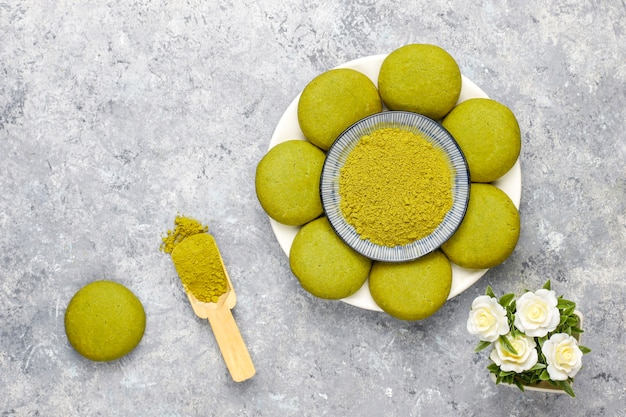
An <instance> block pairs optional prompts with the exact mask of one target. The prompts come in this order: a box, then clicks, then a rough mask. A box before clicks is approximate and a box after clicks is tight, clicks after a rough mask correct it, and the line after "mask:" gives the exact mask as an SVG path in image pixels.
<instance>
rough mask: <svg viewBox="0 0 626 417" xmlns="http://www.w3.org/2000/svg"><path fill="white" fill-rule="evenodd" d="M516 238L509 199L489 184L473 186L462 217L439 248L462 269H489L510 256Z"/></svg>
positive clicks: (514, 216)
mask: <svg viewBox="0 0 626 417" xmlns="http://www.w3.org/2000/svg"><path fill="white" fill-rule="evenodd" d="M519 235H520V218H519V212H518V211H517V209H516V208H515V205H514V204H513V202H512V201H511V199H510V198H509V196H507V195H506V194H505V193H504V191H502V190H500V189H499V188H497V187H495V186H493V185H491V184H478V183H473V184H472V185H471V188H470V198H469V204H468V206H467V212H466V213H465V217H464V218H463V221H462V222H461V225H460V226H459V228H458V229H457V231H456V232H455V233H454V235H452V237H451V238H450V239H448V240H447V241H446V242H445V243H444V244H443V245H441V249H442V250H443V252H444V253H445V254H446V256H447V257H448V258H449V259H450V260H451V261H452V262H454V263H455V264H457V265H459V266H462V267H464V268H470V269H485V268H491V267H494V266H496V265H499V264H501V263H502V262H504V261H505V260H506V258H508V257H509V256H510V255H511V253H513V250H514V249H515V246H516V245H517V241H518V239H519Z"/></svg>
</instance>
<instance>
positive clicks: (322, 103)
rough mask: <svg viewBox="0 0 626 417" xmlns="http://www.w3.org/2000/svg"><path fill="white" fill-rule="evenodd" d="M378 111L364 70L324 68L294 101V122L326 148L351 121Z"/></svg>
mask: <svg viewBox="0 0 626 417" xmlns="http://www.w3.org/2000/svg"><path fill="white" fill-rule="evenodd" d="M380 111H382V102H381V100H380V96H379V94H378V90H377V89H376V85H374V83H373V82H372V80H370V79H369V78H368V77H367V76H366V75H365V74H363V73H361V72H359V71H356V70H353V69H349V68H338V69H332V70H329V71H326V72H324V73H322V74H320V75H318V76H317V77H315V78H314V79H313V80H312V81H311V82H309V84H307V85H306V87H305V88H304V90H302V94H301V95H300V100H299V101H298V122H299V123H300V129H302V133H304V136H305V137H306V138H307V139H308V140H309V141H311V143H313V144H314V145H316V146H318V147H320V148H321V149H323V150H328V148H330V145H332V144H333V142H334V141H335V139H337V137H338V136H339V135H340V134H341V132H343V131H344V130H346V129H347V128H348V127H350V126H351V125H352V124H354V123H355V122H357V121H359V120H361V119H362V118H364V117H366V116H369V115H372V114H374V113H379V112H380Z"/></svg>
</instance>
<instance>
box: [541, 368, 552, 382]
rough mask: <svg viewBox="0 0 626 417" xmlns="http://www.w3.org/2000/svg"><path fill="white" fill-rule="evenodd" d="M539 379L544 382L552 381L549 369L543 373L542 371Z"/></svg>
mask: <svg viewBox="0 0 626 417" xmlns="http://www.w3.org/2000/svg"><path fill="white" fill-rule="evenodd" d="M539 379H541V380H542V381H549V380H550V374H549V373H548V370H547V369H544V370H543V371H541V374H539Z"/></svg>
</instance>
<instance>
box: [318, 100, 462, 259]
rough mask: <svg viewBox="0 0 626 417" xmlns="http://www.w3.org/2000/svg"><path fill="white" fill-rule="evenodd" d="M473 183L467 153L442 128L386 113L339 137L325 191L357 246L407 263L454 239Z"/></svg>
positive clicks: (337, 223) (329, 210)
mask: <svg viewBox="0 0 626 417" xmlns="http://www.w3.org/2000/svg"><path fill="white" fill-rule="evenodd" d="M469 184H470V179H469V172H468V169H467V163H466V160H465V158H464V156H463V153H462V152H461V150H460V148H459V146H458V144H457V143H456V141H455V140H454V138H452V136H451V135H450V134H449V133H448V132H447V131H446V130H445V129H444V128H443V127H441V125H440V124H439V123H437V122H435V121H434V120H432V119H429V118H427V117H425V116H422V115H419V114H417V113H412V112H406V111H386V112H382V113H378V114H375V115H372V116H369V117H366V118H364V119H362V120H361V121H359V122H357V123H355V124H354V125H352V126H351V127H350V128H348V129H347V130H346V131H344V132H343V133H342V134H341V135H340V136H339V137H338V138H337V140H336V141H335V143H334V144H333V146H332V147H331V148H330V149H329V151H328V154H327V157H326V161H325V164H324V168H323V170H322V180H321V183H320V192H321V196H322V204H323V205H324V209H325V210H326V214H327V216H328V219H329V221H330V223H331V225H332V226H333V228H334V229H335V231H336V232H337V234H338V235H339V236H340V237H341V238H342V239H343V240H344V241H345V242H346V243H347V244H348V245H349V246H351V247H352V248H353V249H354V250H356V251H357V252H359V253H361V254H363V255H365V256H367V257H368V258H370V259H374V260H380V261H388V262H403V261H408V260H412V259H417V258H419V257H421V256H423V255H425V254H427V253H430V252H432V251H433V250H434V249H437V248H438V247H439V246H441V244H442V243H443V242H445V241H446V240H447V239H448V238H449V237H450V236H451V235H452V234H454V232H455V231H456V229H457V228H458V226H459V225H460V223H461V221H462V220H463V216H464V215H465V211H466V208H467V203H468V199H469Z"/></svg>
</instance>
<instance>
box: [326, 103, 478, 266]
mask: <svg viewBox="0 0 626 417" xmlns="http://www.w3.org/2000/svg"><path fill="white" fill-rule="evenodd" d="M381 128H400V129H404V130H407V131H410V132H413V133H416V134H420V135H421V136H422V137H423V138H425V139H426V140H427V141H429V142H430V143H432V145H433V146H435V147H436V148H439V149H440V150H441V151H442V153H443V154H444V155H445V157H446V158H447V160H448V162H449V166H450V168H451V171H452V176H453V179H452V200H453V201H452V208H451V209H450V210H449V211H448V212H447V213H446V215H445V217H444V219H443V221H442V222H441V223H440V224H439V226H437V227H436V229H435V230H434V231H433V232H432V233H431V234H430V235H428V236H426V237H424V238H421V239H418V240H415V241H412V242H410V243H407V244H404V245H397V246H385V245H379V244H376V243H373V242H372V241H370V240H368V239H362V238H361V236H360V235H359V234H358V233H357V231H356V230H355V228H354V226H352V225H351V224H350V223H348V221H347V220H346V218H345V217H344V214H343V213H342V210H341V207H340V204H341V197H340V193H339V177H340V172H341V169H342V167H343V166H344V164H345V162H346V159H347V158H348V155H349V154H350V152H351V151H352V150H353V149H354V148H355V146H356V145H357V143H358V142H359V140H360V139H361V137H363V136H364V135H367V134H370V133H372V132H374V131H376V130H378V129H381ZM375 180H376V179H374V178H372V181H375ZM469 189H470V176H469V169H468V166H467V161H466V160H465V157H464V155H463V152H462V151H461V149H460V147H459V145H458V144H457V143H456V141H455V140H454V138H453V137H452V135H450V133H448V131H447V130H446V129H445V128H443V127H442V126H441V125H440V124H439V123H437V122H436V121H434V120H432V119H429V118H428V117H425V116H422V115H420V114H417V113H412V112H406V111H384V112H381V113H376V114H373V115H371V116H368V117H366V118H364V119H361V120H359V121H358V122H356V123H355V124H353V125H352V126H350V127H349V128H348V129H346V130H345V131H344V132H343V133H341V134H340V135H339V136H338V137H337V139H336V140H335V142H334V143H333V144H332V146H331V147H330V149H329V150H328V153H327V155H326V160H325V162H324V167H323V169H322V175H321V180H320V195H321V199H322V205H323V207H324V210H325V214H326V216H327V217H328V220H329V221H330V224H331V225H332V227H333V228H334V229H335V232H336V233H337V235H339V237H340V238H341V239H342V240H343V241H344V242H345V243H346V244H348V245H349V246H350V247H352V248H353V249H354V250H356V251H357V252H359V253H361V254H362V255H364V256H366V257H368V258H370V259H373V260H378V261H386V262H404V261H410V260H414V259H417V258H419V257H421V256H424V255H426V254H428V253H430V252H432V251H433V250H435V249H437V248H439V247H440V246H441V245H442V244H443V243H444V242H445V241H446V240H448V239H449V238H450V237H451V236H452V235H453V234H454V232H455V231H456V230H457V228H458V227H459V225H460V224H461V221H462V220H463V217H464V216H465V211H466V209H467V203H468V200H469Z"/></svg>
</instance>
